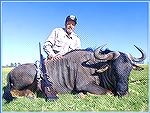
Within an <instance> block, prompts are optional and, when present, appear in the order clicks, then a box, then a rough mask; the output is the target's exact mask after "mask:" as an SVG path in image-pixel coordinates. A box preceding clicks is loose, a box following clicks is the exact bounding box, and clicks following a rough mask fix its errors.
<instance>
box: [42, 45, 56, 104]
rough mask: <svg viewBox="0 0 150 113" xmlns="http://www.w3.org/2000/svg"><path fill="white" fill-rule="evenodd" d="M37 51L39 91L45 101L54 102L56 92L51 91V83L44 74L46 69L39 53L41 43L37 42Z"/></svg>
mask: <svg viewBox="0 0 150 113" xmlns="http://www.w3.org/2000/svg"><path fill="white" fill-rule="evenodd" d="M39 51H40V70H41V72H42V73H41V75H42V77H41V89H42V92H43V93H44V96H45V97H46V101H47V100H56V99H58V97H57V92H56V91H55V90H54V89H53V87H52V82H51V81H49V79H48V75H47V73H46V68H45V64H44V58H43V55H42V53H41V43H40V42H39Z"/></svg>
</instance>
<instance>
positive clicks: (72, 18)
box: [65, 15, 77, 24]
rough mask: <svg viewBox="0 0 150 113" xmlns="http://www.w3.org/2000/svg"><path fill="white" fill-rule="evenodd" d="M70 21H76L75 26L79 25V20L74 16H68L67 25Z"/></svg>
mask: <svg viewBox="0 0 150 113" xmlns="http://www.w3.org/2000/svg"><path fill="white" fill-rule="evenodd" d="M70 20H72V21H74V22H75V24H77V18H76V17H75V16H74V15H69V16H67V18H66V21H65V23H67V22H68V21H70Z"/></svg>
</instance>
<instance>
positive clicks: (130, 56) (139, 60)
mask: <svg viewBox="0 0 150 113" xmlns="http://www.w3.org/2000/svg"><path fill="white" fill-rule="evenodd" d="M134 46H135V45H134ZM135 47H136V49H138V50H139V51H140V53H141V54H142V56H141V57H140V58H135V57H133V56H132V55H131V54H129V58H130V59H131V60H132V61H133V62H142V61H144V60H145V58H146V55H145V53H144V51H143V50H142V49H141V48H139V47H137V46H135Z"/></svg>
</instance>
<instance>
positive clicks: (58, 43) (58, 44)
mask: <svg viewBox="0 0 150 113" xmlns="http://www.w3.org/2000/svg"><path fill="white" fill-rule="evenodd" d="M63 45H64V42H63V40H61V39H56V40H55V46H57V47H62V46H63Z"/></svg>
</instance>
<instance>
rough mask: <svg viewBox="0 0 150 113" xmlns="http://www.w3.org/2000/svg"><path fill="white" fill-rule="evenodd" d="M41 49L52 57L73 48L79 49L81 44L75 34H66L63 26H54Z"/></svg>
mask: <svg viewBox="0 0 150 113" xmlns="http://www.w3.org/2000/svg"><path fill="white" fill-rule="evenodd" d="M43 49H44V51H45V52H46V53H47V54H48V55H49V54H50V55H52V56H53V57H54V56H56V55H64V54H65V53H67V52H69V51H71V50H74V49H81V44H80V39H79V38H78V36H77V34H75V33H71V34H70V35H68V34H67V33H66V32H65V29H64V28H56V29H54V30H53V31H52V33H51V34H50V35H49V37H48V39H47V40H46V42H45V44H44V46H43Z"/></svg>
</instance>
